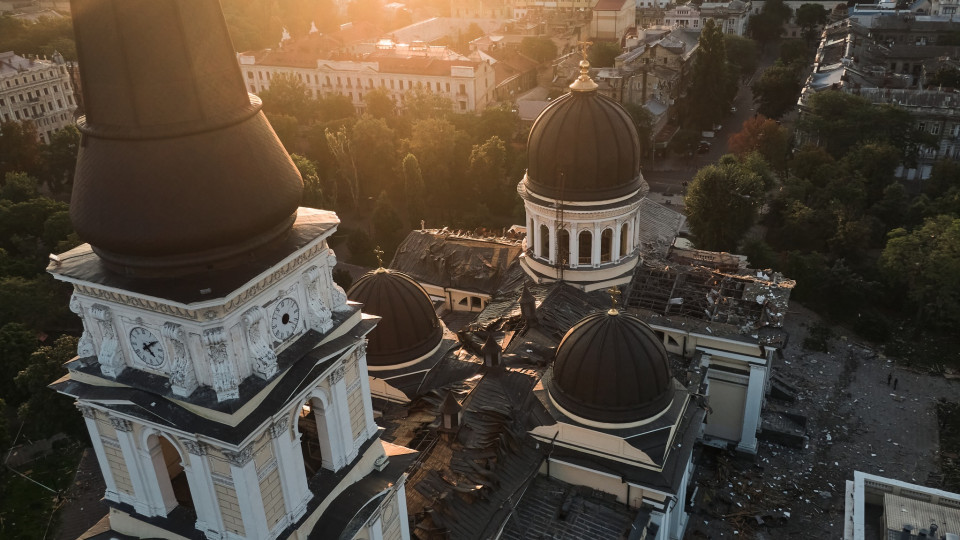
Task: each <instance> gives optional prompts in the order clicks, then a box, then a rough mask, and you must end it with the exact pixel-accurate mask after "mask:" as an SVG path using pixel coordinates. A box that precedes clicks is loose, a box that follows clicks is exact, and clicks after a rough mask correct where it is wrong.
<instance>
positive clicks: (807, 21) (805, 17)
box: [797, 4, 827, 41]
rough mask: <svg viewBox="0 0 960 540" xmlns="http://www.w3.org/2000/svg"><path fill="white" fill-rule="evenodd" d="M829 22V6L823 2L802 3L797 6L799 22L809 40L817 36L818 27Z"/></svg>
mask: <svg viewBox="0 0 960 540" xmlns="http://www.w3.org/2000/svg"><path fill="white" fill-rule="evenodd" d="M826 22H827V8H825V7H823V5H822V4H801V5H800V7H798V8H797V24H798V25H799V26H800V28H803V36H804V37H805V38H806V39H807V40H808V41H809V40H812V39H813V38H814V37H816V28H817V27H818V26H821V25H823V24H826Z"/></svg>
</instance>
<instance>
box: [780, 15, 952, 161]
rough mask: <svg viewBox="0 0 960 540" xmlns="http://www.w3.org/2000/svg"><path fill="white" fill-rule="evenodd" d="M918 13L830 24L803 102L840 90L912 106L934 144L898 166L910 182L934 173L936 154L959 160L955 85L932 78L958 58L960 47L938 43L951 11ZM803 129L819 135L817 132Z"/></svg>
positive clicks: (802, 104) (906, 107)
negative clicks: (945, 13) (934, 83)
mask: <svg viewBox="0 0 960 540" xmlns="http://www.w3.org/2000/svg"><path fill="white" fill-rule="evenodd" d="M911 17H912V16H911ZM916 19H917V20H913V19H911V20H904V19H903V18H901V17H896V16H892V15H890V14H889V13H888V14H887V15H884V16H881V17H876V18H867V19H866V22H867V23H869V26H867V25H864V24H861V23H859V22H856V21H854V18H853V16H851V17H850V18H849V19H845V20H843V21H840V22H837V23H833V24H830V25H828V26H827V27H826V28H825V29H824V31H823V33H822V38H821V41H820V45H819V48H818V50H817V56H816V59H815V61H814V64H813V70H812V72H811V74H810V76H809V77H808V78H807V81H806V83H805V84H804V88H803V90H802V92H801V94H800V99H799V102H798V106H799V109H800V111H801V113H802V112H803V111H804V110H805V109H806V107H807V103H808V101H809V99H810V97H811V96H812V95H814V94H816V93H818V92H825V91H839V92H847V93H850V94H854V95H859V96H861V97H863V98H866V99H868V100H869V101H870V102H871V103H874V104H877V105H883V104H887V105H893V106H896V107H900V108H902V109H903V110H905V111H908V112H909V113H910V115H911V116H912V117H913V118H914V121H915V126H916V127H917V129H919V130H921V131H924V132H926V133H927V134H929V135H930V136H931V138H932V140H933V141H935V143H932V144H929V145H925V146H923V147H922V148H920V150H919V152H918V155H917V160H916V163H911V164H909V166H907V165H901V166H899V167H898V168H897V171H896V175H897V176H898V177H900V178H905V179H907V180H917V179H919V180H923V179H926V178H928V177H929V176H930V173H931V171H932V169H933V164H934V163H935V162H936V161H938V160H941V159H951V160H956V159H960V139H958V138H960V115H958V113H957V108H958V106H960V97H958V94H957V89H954V88H943V87H941V86H937V87H933V86H932V85H930V84H928V80H929V78H930V77H931V76H932V75H933V74H934V73H936V71H937V69H938V68H939V67H940V66H942V65H945V66H950V65H953V63H955V62H956V61H957V59H960V46H956V45H940V44H938V42H937V40H938V37H939V36H940V35H943V34H944V33H946V32H949V31H950V29H952V28H953V27H954V26H955V23H953V22H951V21H950V20H949V18H945V17H917V18H916ZM920 19H923V20H920ZM800 135H801V136H802V137H804V138H805V140H809V141H810V142H815V141H816V138H815V135H814V134H802V133H801V134H800Z"/></svg>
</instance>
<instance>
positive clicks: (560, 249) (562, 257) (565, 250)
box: [557, 229, 570, 265]
mask: <svg viewBox="0 0 960 540" xmlns="http://www.w3.org/2000/svg"><path fill="white" fill-rule="evenodd" d="M557 262H558V263H560V264H563V265H566V264H570V233H569V232H567V230H566V229H560V230H559V231H557Z"/></svg>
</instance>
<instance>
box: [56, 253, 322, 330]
mask: <svg viewBox="0 0 960 540" xmlns="http://www.w3.org/2000/svg"><path fill="white" fill-rule="evenodd" d="M325 249H329V248H327V245H326V242H320V243H318V244H317V245H315V246H313V247H312V248H310V249H308V250H307V251H304V252H303V253H301V254H300V255H297V257H296V258H294V259H293V260H291V261H290V262H288V263H287V264H285V265H283V266H281V267H280V268H278V269H276V270H274V271H273V272H271V273H270V274H269V275H267V276H265V277H264V278H263V279H261V280H260V281H258V282H256V283H254V284H253V285H251V286H250V287H249V288H247V289H245V290H243V291H241V292H240V293H239V294H238V295H237V296H235V297H234V298H232V299H231V300H229V301H228V302H227V303H225V304H224V305H222V306H218V307H215V308H211V309H207V310H204V311H203V312H202V313H201V312H200V311H197V310H193V309H186V308H182V307H179V306H174V305H170V304H167V303H164V302H156V301H154V300H147V299H146V298H140V297H137V296H131V295H128V294H122V293H118V292H113V291H107V290H104V289H99V288H95V287H90V286H87V285H81V284H75V285H74V288H75V290H77V291H79V292H81V293H83V294H84V295H85V296H89V297H92V298H97V299H99V300H105V301H108V302H114V303H117V304H122V305H125V306H131V307H135V308H138V309H142V310H145V311H152V312H154V313H159V314H161V315H172V316H174V317H179V318H181V319H189V320H191V321H197V322H200V321H201V320H214V319H217V318H218V317H225V316H226V315H228V314H230V313H233V312H234V311H236V310H238V309H239V308H241V307H243V305H244V304H246V302H247V301H248V300H250V299H251V298H253V297H255V296H257V295H258V294H260V292H262V291H263V290H264V289H266V288H268V287H270V286H271V285H273V284H274V283H276V282H277V281H279V280H280V279H282V278H284V277H286V276H287V275H288V274H290V273H292V272H293V271H294V270H295V269H296V268H297V267H299V266H301V265H303V264H304V263H305V262H306V261H307V260H308V259H310V258H311V257H313V256H315V255H316V254H318V253H320V252H321V251H323V250H325Z"/></svg>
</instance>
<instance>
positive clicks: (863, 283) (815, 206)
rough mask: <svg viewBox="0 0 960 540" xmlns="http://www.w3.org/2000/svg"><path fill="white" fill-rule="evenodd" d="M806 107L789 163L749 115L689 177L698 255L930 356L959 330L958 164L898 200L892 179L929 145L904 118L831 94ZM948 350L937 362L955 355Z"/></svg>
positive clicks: (772, 126) (776, 129)
mask: <svg viewBox="0 0 960 540" xmlns="http://www.w3.org/2000/svg"><path fill="white" fill-rule="evenodd" d="M809 106H810V109H809V111H808V112H806V113H805V114H804V115H803V116H802V117H801V119H800V121H799V122H798V127H799V130H800V132H801V133H803V134H804V136H805V137H806V139H805V140H806V141H808V142H807V144H805V145H802V146H800V148H799V149H798V150H797V151H795V152H793V153H792V154H790V155H788V154H787V152H786V150H787V149H788V148H789V147H790V141H789V134H788V133H787V132H786V130H785V129H784V128H782V127H780V126H779V125H777V123H776V122H774V121H773V120H770V119H767V118H764V117H762V116H761V117H757V118H755V119H751V120H749V121H747V122H746V123H745V124H744V129H743V130H742V131H741V132H739V133H737V134H735V135H733V136H732V137H731V138H730V149H731V151H732V152H734V154H733V155H730V156H725V157H724V158H722V159H721V161H720V163H719V164H717V165H712V166H708V167H706V168H704V169H701V171H699V172H698V173H697V175H696V177H695V178H694V180H693V182H692V183H691V185H690V188H689V190H688V195H687V200H686V204H687V210H688V213H689V222H690V226H691V230H692V232H693V233H694V235H695V236H696V238H697V241H698V245H700V246H701V247H704V248H707V249H719V250H738V251H739V252H741V253H745V254H747V255H748V257H749V259H750V262H751V264H752V265H753V266H755V267H758V268H773V269H775V270H779V271H782V272H783V273H785V274H786V275H788V276H790V277H791V278H794V279H796V280H797V282H798V285H797V289H796V291H795V293H794V298H795V299H797V300H800V301H803V302H805V303H807V304H809V305H810V306H811V307H814V308H815V309H817V310H818V311H820V312H821V313H822V314H824V315H826V316H828V317H831V318H833V319H834V320H836V321H840V322H844V323H847V324H849V325H851V326H852V327H853V328H854V329H855V330H856V331H858V332H860V333H861V334H863V335H864V336H865V337H868V338H872V339H876V340H881V341H883V340H888V339H894V338H896V339H894V345H895V347H905V346H906V345H904V343H906V342H905V341H904V339H903V338H904V337H907V338H909V337H911V336H914V337H916V336H919V335H920V333H922V332H926V333H927V334H926V335H927V336H928V337H929V336H930V335H933V336H934V339H926V340H924V342H923V343H924V344H925V345H930V344H931V343H933V344H941V345H942V341H938V339H939V338H937V336H939V337H940V338H942V339H947V340H949V339H950V336H948V334H949V332H950V330H951V329H953V328H956V326H957V325H958V324H960V277H958V276H960V274H958V270H960V251H958V250H957V246H960V165H958V164H956V163H955V162H950V161H943V162H940V163H938V164H937V165H936V166H935V167H934V169H933V174H932V176H931V177H930V179H929V180H927V181H925V182H924V183H923V184H922V189H919V188H918V189H916V190H914V191H913V192H910V191H908V189H907V186H905V185H904V184H903V183H902V182H900V181H898V180H897V179H896V177H895V171H896V169H897V167H898V166H900V165H901V164H903V163H905V162H906V163H909V161H910V159H911V156H915V153H916V151H917V148H921V147H922V146H923V145H924V144H929V141H925V138H926V137H925V136H924V135H923V134H921V133H919V132H917V131H916V130H915V129H914V128H913V123H912V121H911V119H910V117H909V115H906V113H903V111H900V110H899V109H896V108H893V107H877V106H874V105H872V104H871V103H869V102H868V101H867V100H864V99H862V98H859V97H857V96H853V95H849V94H844V93H839V92H824V93H820V94H816V95H814V96H813V97H812V98H811V99H810V102H809ZM812 143H818V144H816V145H814V144H812ZM778 160H779V161H778ZM777 177H779V178H780V179H781V180H780V181H779V182H777V181H776V179H777ZM775 185H777V186H778V187H777V189H774V190H771V189H770V187H771V186H775ZM718 208H723V209H724V211H723V212H718V211H717V209H718ZM758 219H759V221H758ZM758 223H759V225H760V227H755V225H756V224H758ZM897 327H900V328H903V327H907V328H908V329H909V330H908V331H907V332H899V333H896V335H895V333H894V331H893V330H894V329H895V328H897ZM954 345H955V344H951V346H950V347H943V348H941V349H939V350H938V351H937V354H941V355H943V354H946V355H953V356H956V348H955V347H954ZM916 346H917V345H916V343H913V342H911V343H909V347H911V348H912V347H916ZM899 352H904V351H903V350H900V351H899Z"/></svg>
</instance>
